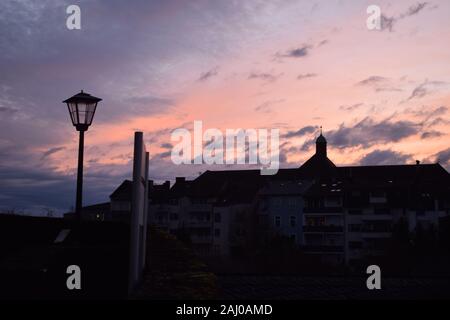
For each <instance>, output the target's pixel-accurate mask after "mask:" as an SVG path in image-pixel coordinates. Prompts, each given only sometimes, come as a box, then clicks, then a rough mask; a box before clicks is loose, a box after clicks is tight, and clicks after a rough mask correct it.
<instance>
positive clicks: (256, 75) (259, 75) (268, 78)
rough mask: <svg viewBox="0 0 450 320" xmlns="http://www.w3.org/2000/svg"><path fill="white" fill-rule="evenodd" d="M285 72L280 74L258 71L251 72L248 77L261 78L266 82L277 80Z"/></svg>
mask: <svg viewBox="0 0 450 320" xmlns="http://www.w3.org/2000/svg"><path fill="white" fill-rule="evenodd" d="M282 75H283V74H282V73H280V74H278V75H276V74H273V73H258V72H252V73H250V75H249V76H248V79H260V80H264V81H266V82H274V81H276V80H277V79H278V78H279V77H281V76H282Z"/></svg>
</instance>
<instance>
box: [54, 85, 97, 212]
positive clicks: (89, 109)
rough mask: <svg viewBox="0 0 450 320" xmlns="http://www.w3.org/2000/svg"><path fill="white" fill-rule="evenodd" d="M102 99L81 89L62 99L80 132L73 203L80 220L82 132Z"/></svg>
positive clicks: (92, 117) (81, 201)
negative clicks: (74, 200)
mask: <svg viewBox="0 0 450 320" xmlns="http://www.w3.org/2000/svg"><path fill="white" fill-rule="evenodd" d="M100 101H102V99H100V98H97V97H94V96H91V95H90V94H87V93H85V92H83V90H81V92H80V93H78V94H76V95H74V96H73V97H70V98H69V99H67V100H64V101H63V103H66V104H67V107H68V109H69V114H70V119H71V120H72V124H73V125H74V127H75V128H76V129H77V131H79V132H80V142H79V147H78V174H77V199H76V203H75V216H76V218H77V219H79V220H81V208H82V203H83V200H82V199H83V149H84V132H85V131H87V130H88V128H89V126H90V125H91V123H92V120H93V119H94V114H95V109H96V108H97V103H98V102H100Z"/></svg>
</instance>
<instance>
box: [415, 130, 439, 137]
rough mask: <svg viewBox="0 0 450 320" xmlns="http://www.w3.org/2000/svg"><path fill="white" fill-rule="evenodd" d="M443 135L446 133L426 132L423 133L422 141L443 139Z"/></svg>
mask: <svg viewBox="0 0 450 320" xmlns="http://www.w3.org/2000/svg"><path fill="white" fill-rule="evenodd" d="M443 135H444V133H442V132H439V131H435V130H432V131H426V132H424V133H422V134H421V136H420V138H421V139H429V138H437V137H441V136H443Z"/></svg>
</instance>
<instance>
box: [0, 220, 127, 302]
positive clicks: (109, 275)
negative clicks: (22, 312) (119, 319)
mask: <svg viewBox="0 0 450 320" xmlns="http://www.w3.org/2000/svg"><path fill="white" fill-rule="evenodd" d="M63 229H69V230H70V233H69V235H68V236H67V238H66V239H65V240H64V242H62V243H54V240H55V239H56V237H57V236H58V234H59V233H60V231H61V230H63ZM128 239H129V230H128V226H127V225H126V224H122V223H107V222H82V223H77V222H76V221H70V220H64V219H56V218H41V217H25V216H15V215H2V214H0V283H1V286H0V298H1V299H16V298H19V299H23V298H27V299H47V298H61V299H65V298H71V299H73V298H124V297H126V296H127V279H128V243H129V240H128ZM69 265H78V266H79V267H80V269H81V290H69V289H68V288H67V286H66V280H67V278H68V277H69V274H67V273H66V270H67V267H68V266H69Z"/></svg>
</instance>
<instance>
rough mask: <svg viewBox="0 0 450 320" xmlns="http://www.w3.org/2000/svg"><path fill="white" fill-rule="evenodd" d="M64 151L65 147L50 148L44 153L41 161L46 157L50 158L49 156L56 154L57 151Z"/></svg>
mask: <svg viewBox="0 0 450 320" xmlns="http://www.w3.org/2000/svg"><path fill="white" fill-rule="evenodd" d="M64 149H66V147H55V148H50V149H48V150H47V151H45V152H44V153H43V154H42V157H41V160H44V159H45V158H47V157H48V156H50V155H52V154H54V153H56V152H58V151H61V150H64Z"/></svg>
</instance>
